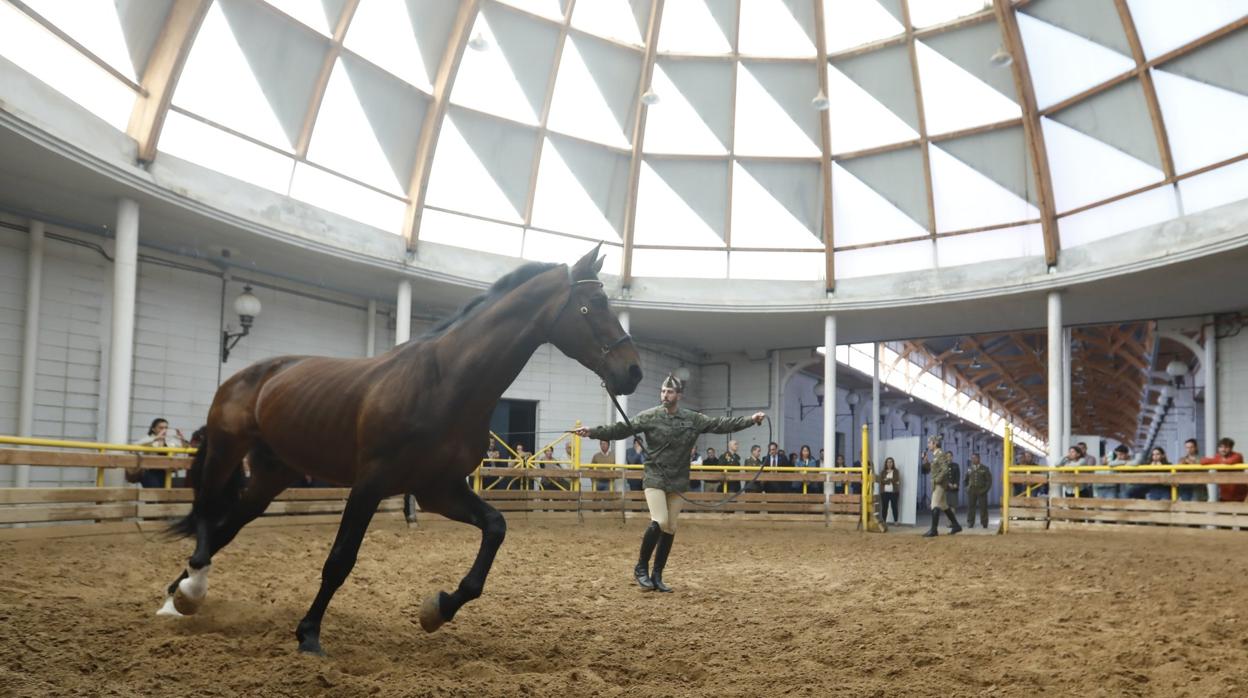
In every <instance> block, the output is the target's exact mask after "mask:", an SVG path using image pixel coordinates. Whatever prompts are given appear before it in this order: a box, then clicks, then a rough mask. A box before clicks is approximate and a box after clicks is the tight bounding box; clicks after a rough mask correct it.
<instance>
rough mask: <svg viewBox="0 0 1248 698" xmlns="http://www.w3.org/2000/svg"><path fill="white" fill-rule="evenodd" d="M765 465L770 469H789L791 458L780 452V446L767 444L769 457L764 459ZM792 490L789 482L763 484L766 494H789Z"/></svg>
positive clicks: (773, 442)
mask: <svg viewBox="0 0 1248 698" xmlns="http://www.w3.org/2000/svg"><path fill="white" fill-rule="evenodd" d="M763 465H765V466H767V467H768V468H787V467H789V458H788V456H786V455H784V451H781V450H780V444H778V443H776V442H775V441H772V442H771V443H769V444H767V455H766V456H765V457H764V458H763ZM790 490H791V488H790V487H789V483H787V482H766V483H763V491H764V492H789V491H790Z"/></svg>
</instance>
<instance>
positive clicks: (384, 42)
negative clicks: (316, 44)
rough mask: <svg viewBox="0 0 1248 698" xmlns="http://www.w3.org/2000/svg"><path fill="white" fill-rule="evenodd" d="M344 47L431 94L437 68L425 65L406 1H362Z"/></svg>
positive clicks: (352, 21)
mask: <svg viewBox="0 0 1248 698" xmlns="http://www.w3.org/2000/svg"><path fill="white" fill-rule="evenodd" d="M343 46H345V47H346V48H347V49H348V50H350V51H353V52H354V53H356V54H359V55H360V56H361V57H362V58H364V59H366V60H369V61H371V62H373V63H375V64H376V65H377V66H378V67H380V68H382V69H383V70H386V71H388V72H390V73H391V74H393V75H395V76H397V77H399V78H400V79H402V80H404V81H406V82H407V83H409V84H411V85H414V86H415V87H418V88H420V89H421V90H424V91H425V92H430V93H431V92H433V73H434V71H436V70H437V67H438V66H436V65H435V66H432V70H431V69H430V66H426V65H425V61H424V56H423V55H422V54H421V52H420V47H419V45H418V44H417V41H416V34H415V33H414V32H413V31H412V22H411V19H410V17H409V15H408V9H407V3H406V1H405V0H363V2H361V3H360V6H359V8H358V9H356V11H355V15H354V16H353V17H352V18H351V26H350V28H349V30H348V31H347V36H346V38H345V39H344V40H343Z"/></svg>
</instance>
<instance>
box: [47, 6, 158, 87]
mask: <svg viewBox="0 0 1248 698" xmlns="http://www.w3.org/2000/svg"><path fill="white" fill-rule="evenodd" d="M23 2H25V3H26V6H27V7H29V8H30V9H32V10H34V11H35V12H36V13H38V14H39V16H40V17H43V18H44V19H46V20H48V21H49V22H51V23H52V24H53V25H55V26H56V28H57V29H60V30H61V31H63V32H65V33H66V34H68V35H69V36H70V37H72V38H73V39H74V41H77V42H78V43H80V44H82V45H83V47H85V48H86V49H87V50H88V51H90V52H91V53H94V54H95V55H96V57H98V58H100V59H101V60H103V61H104V62H105V63H107V64H108V65H109V66H111V67H112V68H114V69H115V70H117V72H119V73H121V74H122V75H125V76H126V77H128V78H130V79H131V80H133V81H135V82H139V79H140V76H139V75H136V74H135V72H134V64H133V63H132V62H131V60H130V51H129V49H127V48H126V36H125V33H124V32H123V31H122V28H121V17H120V16H119V15H118V14H117V6H116V3H115V2H112V1H111V0H72V1H66V0H23Z"/></svg>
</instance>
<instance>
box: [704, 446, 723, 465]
mask: <svg viewBox="0 0 1248 698" xmlns="http://www.w3.org/2000/svg"><path fill="white" fill-rule="evenodd" d="M702 465H719V456H716V455H715V449H714V448H713V447H711V446H707V447H706V457H705V458H703V459H702Z"/></svg>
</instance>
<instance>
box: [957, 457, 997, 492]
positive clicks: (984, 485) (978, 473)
mask: <svg viewBox="0 0 1248 698" xmlns="http://www.w3.org/2000/svg"><path fill="white" fill-rule="evenodd" d="M963 484H965V485H966V489H968V490H970V491H971V492H974V493H976V494H978V493H980V492H987V491H988V490H990V489H992V471H991V470H989V469H988V466H986V465H984V464H983V463H980V464H979V465H974V464H972V465H968V466H967V467H966V477H965V478H963Z"/></svg>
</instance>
